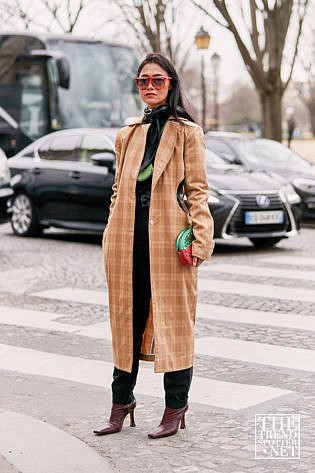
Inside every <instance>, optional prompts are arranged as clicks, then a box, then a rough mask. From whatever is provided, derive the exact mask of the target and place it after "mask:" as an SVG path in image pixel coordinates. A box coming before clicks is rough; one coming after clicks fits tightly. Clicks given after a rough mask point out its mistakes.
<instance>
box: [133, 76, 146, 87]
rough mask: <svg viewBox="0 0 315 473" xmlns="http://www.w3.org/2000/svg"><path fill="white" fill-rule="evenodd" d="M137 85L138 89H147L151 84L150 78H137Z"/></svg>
mask: <svg viewBox="0 0 315 473" xmlns="http://www.w3.org/2000/svg"><path fill="white" fill-rule="evenodd" d="M135 83H136V86H137V87H138V89H146V88H147V87H148V85H149V80H148V79H146V78H143V79H138V78H137V79H135Z"/></svg>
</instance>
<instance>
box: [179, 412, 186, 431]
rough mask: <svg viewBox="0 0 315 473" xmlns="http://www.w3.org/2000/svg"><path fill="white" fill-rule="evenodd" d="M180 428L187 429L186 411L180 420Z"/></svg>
mask: <svg viewBox="0 0 315 473" xmlns="http://www.w3.org/2000/svg"><path fill="white" fill-rule="evenodd" d="M180 428H181V429H186V422H185V412H184V415H183V417H182V418H181V420H180Z"/></svg>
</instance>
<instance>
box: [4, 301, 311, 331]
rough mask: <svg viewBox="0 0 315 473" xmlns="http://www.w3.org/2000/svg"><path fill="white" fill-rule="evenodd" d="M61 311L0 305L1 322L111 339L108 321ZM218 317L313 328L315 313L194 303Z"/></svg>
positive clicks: (203, 314) (200, 314) (200, 315)
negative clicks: (82, 321)
mask: <svg viewBox="0 0 315 473" xmlns="http://www.w3.org/2000/svg"><path fill="white" fill-rule="evenodd" d="M59 317H63V314H56V313H55V312H42V311H36V310H29V309H18V308H15V307H5V306H0V323H1V324H5V325H17V326H20V327H33V328H38V329H43V330H56V331H60V332H67V333H73V334H76V335H83V336H86V337H92V338H103V337H105V338H106V339H110V325H109V321H107V320H106V321H104V322H100V323H96V324H91V325H72V324H68V323H61V322H58V321H56V319H58V318H59ZM199 319H206V320H218V321H222V322H233V323H241V324H251V325H253V324H254V325H262V326H263V325H268V326H271V327H281V328H288V329H298V330H305V331H310V332H314V331H315V317H312V316H307V315H299V314H291V313H290V314H281V313H278V312H263V311H260V310H251V309H237V308H232V307H225V306H219V305H215V304H204V303H198V304H197V319H196V323H197V326H198V323H199Z"/></svg>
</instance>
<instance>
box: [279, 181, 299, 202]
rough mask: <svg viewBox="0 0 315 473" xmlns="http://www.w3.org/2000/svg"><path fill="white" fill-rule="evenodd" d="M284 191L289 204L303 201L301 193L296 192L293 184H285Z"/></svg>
mask: <svg viewBox="0 0 315 473" xmlns="http://www.w3.org/2000/svg"><path fill="white" fill-rule="evenodd" d="M283 191H284V193H285V196H286V198H287V201H288V202H289V204H299V203H300V202H301V198H300V196H299V194H297V193H296V192H295V190H294V187H293V186H291V184H289V185H287V186H285V188H284V189H283Z"/></svg>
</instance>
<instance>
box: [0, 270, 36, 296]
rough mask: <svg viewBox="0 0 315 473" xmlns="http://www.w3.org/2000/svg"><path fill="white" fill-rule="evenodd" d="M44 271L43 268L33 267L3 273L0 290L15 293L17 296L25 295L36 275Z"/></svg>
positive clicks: (0, 275)
mask: <svg viewBox="0 0 315 473" xmlns="http://www.w3.org/2000/svg"><path fill="white" fill-rule="evenodd" d="M42 270H43V268H42V267H37V266H33V267H30V268H22V269H10V270H8V271H1V273H0V290H1V291H6V292H14V293H16V294H24V292H25V291H26V290H27V289H28V287H29V285H30V281H31V280H32V279H34V275H35V274H37V275H38V274H40V273H41V271H42ZM17 281H18V284H17Z"/></svg>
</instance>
